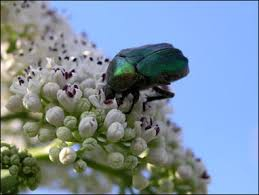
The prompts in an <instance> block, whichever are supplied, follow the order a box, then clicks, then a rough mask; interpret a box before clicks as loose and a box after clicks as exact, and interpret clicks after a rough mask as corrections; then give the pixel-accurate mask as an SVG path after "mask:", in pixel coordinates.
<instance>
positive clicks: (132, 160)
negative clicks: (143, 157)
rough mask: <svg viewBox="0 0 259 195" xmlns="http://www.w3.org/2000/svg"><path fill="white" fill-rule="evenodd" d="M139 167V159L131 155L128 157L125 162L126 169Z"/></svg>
mask: <svg viewBox="0 0 259 195" xmlns="http://www.w3.org/2000/svg"><path fill="white" fill-rule="evenodd" d="M137 165H138V158H137V157H136V156H133V155H129V156H127V157H126V159H125V162H124V167H125V168H126V169H134V168H135V167H136V166H137Z"/></svg>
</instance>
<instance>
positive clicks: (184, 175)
mask: <svg viewBox="0 0 259 195" xmlns="http://www.w3.org/2000/svg"><path fill="white" fill-rule="evenodd" d="M176 172H177V173H178V174H179V177H180V178H181V179H191V177H192V175H193V171H192V168H191V167H190V166H189V165H180V166H179V167H178V168H177V170H176Z"/></svg>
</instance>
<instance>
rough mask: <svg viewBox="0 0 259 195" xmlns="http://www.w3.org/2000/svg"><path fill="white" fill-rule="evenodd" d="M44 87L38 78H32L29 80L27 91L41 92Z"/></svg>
mask: <svg viewBox="0 0 259 195" xmlns="http://www.w3.org/2000/svg"><path fill="white" fill-rule="evenodd" d="M41 87H42V83H41V82H40V81H39V80H37V79H31V80H29V81H28V86H27V91H28V92H31V93H35V94H39V93H40V90H41Z"/></svg>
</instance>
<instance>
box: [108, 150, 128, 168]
mask: <svg viewBox="0 0 259 195" xmlns="http://www.w3.org/2000/svg"><path fill="white" fill-rule="evenodd" d="M123 162H124V156H123V155H122V154H121V153H119V152H113V153H109V155H108V163H109V165H110V166H111V167H112V168H113V169H120V168H122V166H123Z"/></svg>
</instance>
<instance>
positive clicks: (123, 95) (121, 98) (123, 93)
mask: <svg viewBox="0 0 259 195" xmlns="http://www.w3.org/2000/svg"><path fill="white" fill-rule="evenodd" d="M129 93H130V92H129V91H125V92H122V94H121V97H120V98H116V101H117V104H118V106H120V105H122V104H123V100H124V99H125V97H126V96H127V95H129Z"/></svg>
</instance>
